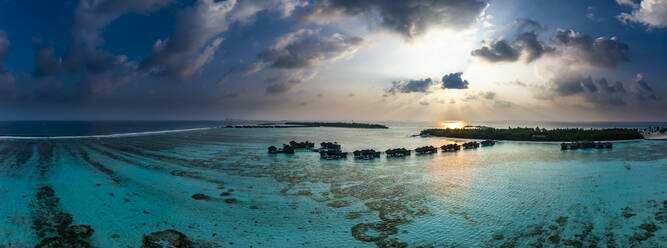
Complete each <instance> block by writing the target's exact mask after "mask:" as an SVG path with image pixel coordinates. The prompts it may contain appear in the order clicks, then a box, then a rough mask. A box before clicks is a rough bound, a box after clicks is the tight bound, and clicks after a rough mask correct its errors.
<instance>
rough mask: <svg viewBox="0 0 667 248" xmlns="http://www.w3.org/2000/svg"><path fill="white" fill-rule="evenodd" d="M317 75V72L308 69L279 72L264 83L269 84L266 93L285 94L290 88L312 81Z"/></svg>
mask: <svg viewBox="0 0 667 248" xmlns="http://www.w3.org/2000/svg"><path fill="white" fill-rule="evenodd" d="M317 73H318V71H316V70H309V69H300V70H279V71H277V72H276V74H275V75H274V76H273V77H270V78H268V79H266V80H265V83H268V84H269V86H267V87H266V93H269V94H276V93H285V92H287V91H289V90H290V89H291V88H292V87H294V86H296V85H299V84H301V83H304V82H306V81H309V80H311V79H313V78H314V77H315V76H316V75H317Z"/></svg>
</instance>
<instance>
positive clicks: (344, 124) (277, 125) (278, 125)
mask: <svg viewBox="0 0 667 248" xmlns="http://www.w3.org/2000/svg"><path fill="white" fill-rule="evenodd" d="M226 127H227V128H307V127H336V128H360V129H389V127H387V126H385V125H380V124H372V123H355V122H284V123H264V124H255V125H227V126H226Z"/></svg>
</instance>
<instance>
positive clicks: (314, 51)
mask: <svg viewBox="0 0 667 248" xmlns="http://www.w3.org/2000/svg"><path fill="white" fill-rule="evenodd" d="M363 41H364V40H363V39H362V38H360V37H344V36H342V35H340V34H334V35H331V36H322V35H320V33H319V31H316V30H307V29H302V30H299V31H297V32H295V33H292V34H289V35H287V36H284V37H282V38H281V40H279V41H278V46H274V47H273V48H270V49H267V50H265V51H263V52H261V53H260V54H259V55H258V57H259V59H260V60H262V61H263V62H265V63H267V64H269V66H271V67H273V68H277V69H295V68H303V67H311V66H314V65H317V64H319V63H320V62H322V61H327V60H332V59H336V58H338V57H341V56H345V55H346V54H348V53H349V52H351V51H354V50H356V49H357V48H358V47H359V46H360V45H361V44H362V43H363ZM285 43H287V44H285Z"/></svg>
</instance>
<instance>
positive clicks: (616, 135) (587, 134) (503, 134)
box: [420, 127, 644, 141]
mask: <svg viewBox="0 0 667 248" xmlns="http://www.w3.org/2000/svg"><path fill="white" fill-rule="evenodd" d="M420 135H421V136H437V137H449V138H462V139H490V140H515V141H582V140H585V141H601V140H633V139H643V138H644V137H643V136H642V135H641V134H640V133H639V131H638V130H637V129H630V128H609V129H582V128H556V129H550V130H547V129H540V128H539V127H537V128H528V127H516V128H512V127H509V128H506V129H504V128H490V127H485V128H463V129H459V128H456V129H449V128H447V129H426V130H422V131H421V133H420Z"/></svg>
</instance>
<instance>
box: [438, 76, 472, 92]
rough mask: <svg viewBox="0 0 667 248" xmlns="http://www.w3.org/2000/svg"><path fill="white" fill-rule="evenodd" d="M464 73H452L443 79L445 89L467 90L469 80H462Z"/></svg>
mask: <svg viewBox="0 0 667 248" xmlns="http://www.w3.org/2000/svg"><path fill="white" fill-rule="evenodd" d="M461 75H463V72H456V73H450V74H447V75H445V76H443V77H442V88H443V89H467V88H468V84H469V83H468V80H463V79H462V78H461Z"/></svg>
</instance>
